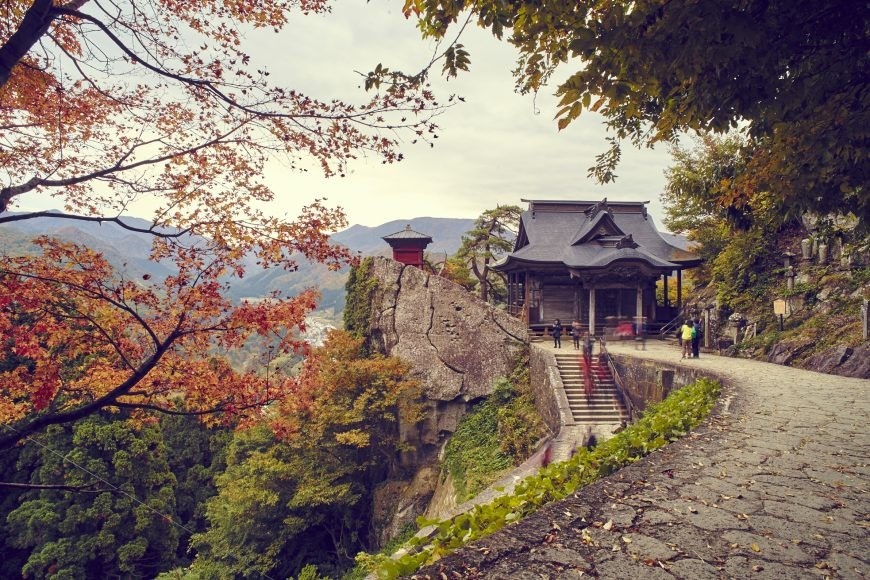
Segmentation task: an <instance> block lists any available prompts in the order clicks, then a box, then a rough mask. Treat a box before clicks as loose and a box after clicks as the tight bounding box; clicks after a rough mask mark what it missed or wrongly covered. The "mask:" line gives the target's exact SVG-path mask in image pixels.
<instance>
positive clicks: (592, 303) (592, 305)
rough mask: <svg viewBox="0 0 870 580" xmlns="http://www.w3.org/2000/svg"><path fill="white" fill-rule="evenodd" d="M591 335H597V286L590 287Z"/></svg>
mask: <svg viewBox="0 0 870 580" xmlns="http://www.w3.org/2000/svg"><path fill="white" fill-rule="evenodd" d="M589 335H590V336H595V288H594V287H592V288H589Z"/></svg>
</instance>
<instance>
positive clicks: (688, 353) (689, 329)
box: [680, 319, 695, 358]
mask: <svg viewBox="0 0 870 580" xmlns="http://www.w3.org/2000/svg"><path fill="white" fill-rule="evenodd" d="M694 331H695V326H694V325H693V324H692V321H691V319H687V320H686V322H685V323H684V324H683V326H681V327H680V344H682V345H683V356H682V357H681V358H692V333H693V332H694Z"/></svg>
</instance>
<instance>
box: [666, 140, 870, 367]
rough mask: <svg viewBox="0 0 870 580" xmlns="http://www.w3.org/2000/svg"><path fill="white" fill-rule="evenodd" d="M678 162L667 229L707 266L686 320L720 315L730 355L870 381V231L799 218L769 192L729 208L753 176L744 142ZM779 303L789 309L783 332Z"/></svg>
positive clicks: (852, 222) (827, 218)
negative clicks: (864, 310)
mask: <svg viewBox="0 0 870 580" xmlns="http://www.w3.org/2000/svg"><path fill="white" fill-rule="evenodd" d="M673 154H674V163H673V165H672V166H671V168H670V169H669V170H668V173H667V177H668V185H667V188H666V190H665V192H664V194H663V195H662V201H663V203H664V205H665V209H666V213H667V217H666V219H665V224H666V225H667V226H668V227H669V228H671V230H672V231H675V232H679V233H684V234H686V235H688V237H689V238H690V239H691V240H693V241H694V242H695V243H696V244H697V246H696V248H697V251H698V252H699V253H700V255H701V256H702V257H703V258H704V259H705V263H704V265H703V266H701V267H700V268H697V269H695V270H692V271H690V272H689V275H688V277H689V282H690V285H691V286H693V290H692V291H691V292H690V293H689V294H688V295H687V296H686V301H685V307H686V312H685V314H686V315H691V316H699V315H700V313H701V312H702V311H703V310H704V309H705V308H710V310H711V315H712V320H713V324H714V328H713V330H714V332H715V334H716V335H717V338H718V345H719V346H722V347H723V348H724V351H725V353H727V354H732V355H736V356H747V357H753V358H758V359H762V360H770V361H771V362H777V363H781V364H790V365H795V366H801V367H805V368H813V369H814V370H821V371H824V372H833V373H835V374H846V375H850V376H859V377H870V363H866V362H862V359H867V358H868V356H867V354H870V352H868V349H867V347H866V342H865V341H864V339H863V336H862V331H861V305H862V303H863V301H864V300H866V299H870V267H868V265H870V238H868V236H867V232H866V231H865V230H864V229H863V226H862V223H861V222H860V221H859V220H858V219H857V218H856V217H855V216H854V215H851V214H846V215H842V214H829V215H813V214H801V215H795V214H794V213H792V212H791V211H790V208H789V207H788V206H785V205H784V204H783V202H782V200H780V199H778V198H776V197H775V196H772V195H769V194H768V193H767V192H765V191H757V192H755V193H754V195H753V198H752V201H751V203H748V204H740V205H723V204H722V203H721V199H722V195H721V193H722V188H723V187H726V186H727V184H728V183H729V182H730V180H732V179H734V178H735V176H737V175H740V174H741V173H742V172H743V171H744V170H745V163H746V160H745V159H744V158H743V157H742V156H741V141H740V139H738V138H727V139H715V138H711V137H707V138H704V139H702V140H700V141H699V142H698V143H697V144H696V145H695V147H693V148H683V149H680V148H677V149H675V150H674V152H673ZM805 252H806V254H807V255H806V256H805V255H804V254H805ZM787 262H788V265H787ZM789 278H791V282H789ZM775 300H783V301H785V302H786V303H787V311H786V313H785V314H784V316H783V318H782V328H780V318H779V316H778V315H777V314H775V313H774V301H775ZM735 337H736V339H737V340H736V344H733V345H732V344H731V342H733V339H734V338H735Z"/></svg>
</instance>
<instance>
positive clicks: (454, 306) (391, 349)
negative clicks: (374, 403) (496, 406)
mask: <svg viewBox="0 0 870 580" xmlns="http://www.w3.org/2000/svg"><path fill="white" fill-rule="evenodd" d="M372 275H373V276H375V278H376V279H377V282H378V289H377V291H376V292H375V295H374V298H373V304H372V310H371V312H372V313H373V314H372V321H371V330H372V332H371V334H372V337H373V340H375V341H376V342H377V344H376V346H377V348H378V349H379V350H381V351H382V352H384V353H386V354H389V355H393V356H398V357H400V358H403V359H405V360H407V361H408V362H410V363H411V365H412V368H413V371H412V372H413V374H414V376H415V377H416V378H417V379H419V380H420V382H421V385H422V391H423V395H424V397H425V398H426V399H427V400H428V401H429V407H430V414H429V416H428V417H427V418H426V419H425V420H424V421H423V422H422V424H421V426H420V429H421V432H420V434H419V437H416V439H417V441H416V442H415V441H408V442H409V443H412V444H415V443H424V446H425V445H426V444H434V445H435V447H438V446H439V443H440V442H441V441H442V440H443V438H444V436H445V435H446V434H449V433H451V432H452V431H454V430H455V428H456V424H457V422H458V420H459V418H460V417H461V416H462V414H463V413H464V411H465V407H466V406H467V404H468V403H469V402H471V401H474V400H477V399H480V398H482V397H485V396H486V395H488V394H489V393H491V392H492V388H493V381H494V380H495V379H496V378H498V377H504V376H508V375H509V374H510V373H511V371H512V369H513V366H514V364H515V361H516V358H517V356H518V355H519V354H520V353H521V352H522V351H523V350H524V349H525V348H526V345H527V344H528V332H527V330H526V327H525V325H524V324H523V323H522V321H520V320H518V319H516V318H514V317H512V316H510V315H508V314H507V313H506V312H504V311H502V310H499V309H497V308H494V307H493V306H491V305H489V304H487V303H485V302H483V301H481V300H479V299H478V298H477V297H475V296H473V295H471V294H470V293H469V292H468V291H467V290H465V289H464V288H462V287H461V286H459V285H457V284H454V283H453V282H450V281H449V280H446V279H444V278H441V277H438V276H434V275H430V274H427V273H426V272H424V271H422V270H420V269H419V268H414V267H407V266H404V265H403V264H400V263H398V262H395V261H393V260H390V259H387V258H375V259H374V263H373V265H372ZM455 406H458V407H460V408H459V409H453V408H452V407H455ZM418 447H419V446H418ZM437 450H438V449H434V450H433V451H434V452H437ZM419 451H420V449H418V452H419ZM424 454H425V455H429V453H424Z"/></svg>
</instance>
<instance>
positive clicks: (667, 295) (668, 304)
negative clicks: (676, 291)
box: [664, 274, 671, 308]
mask: <svg viewBox="0 0 870 580" xmlns="http://www.w3.org/2000/svg"><path fill="white" fill-rule="evenodd" d="M664 277H665V292H664V295H665V303H664V306H665V308H667V307H668V306H670V305H671V299H670V295H669V294H668V275H667V274H664Z"/></svg>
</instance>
